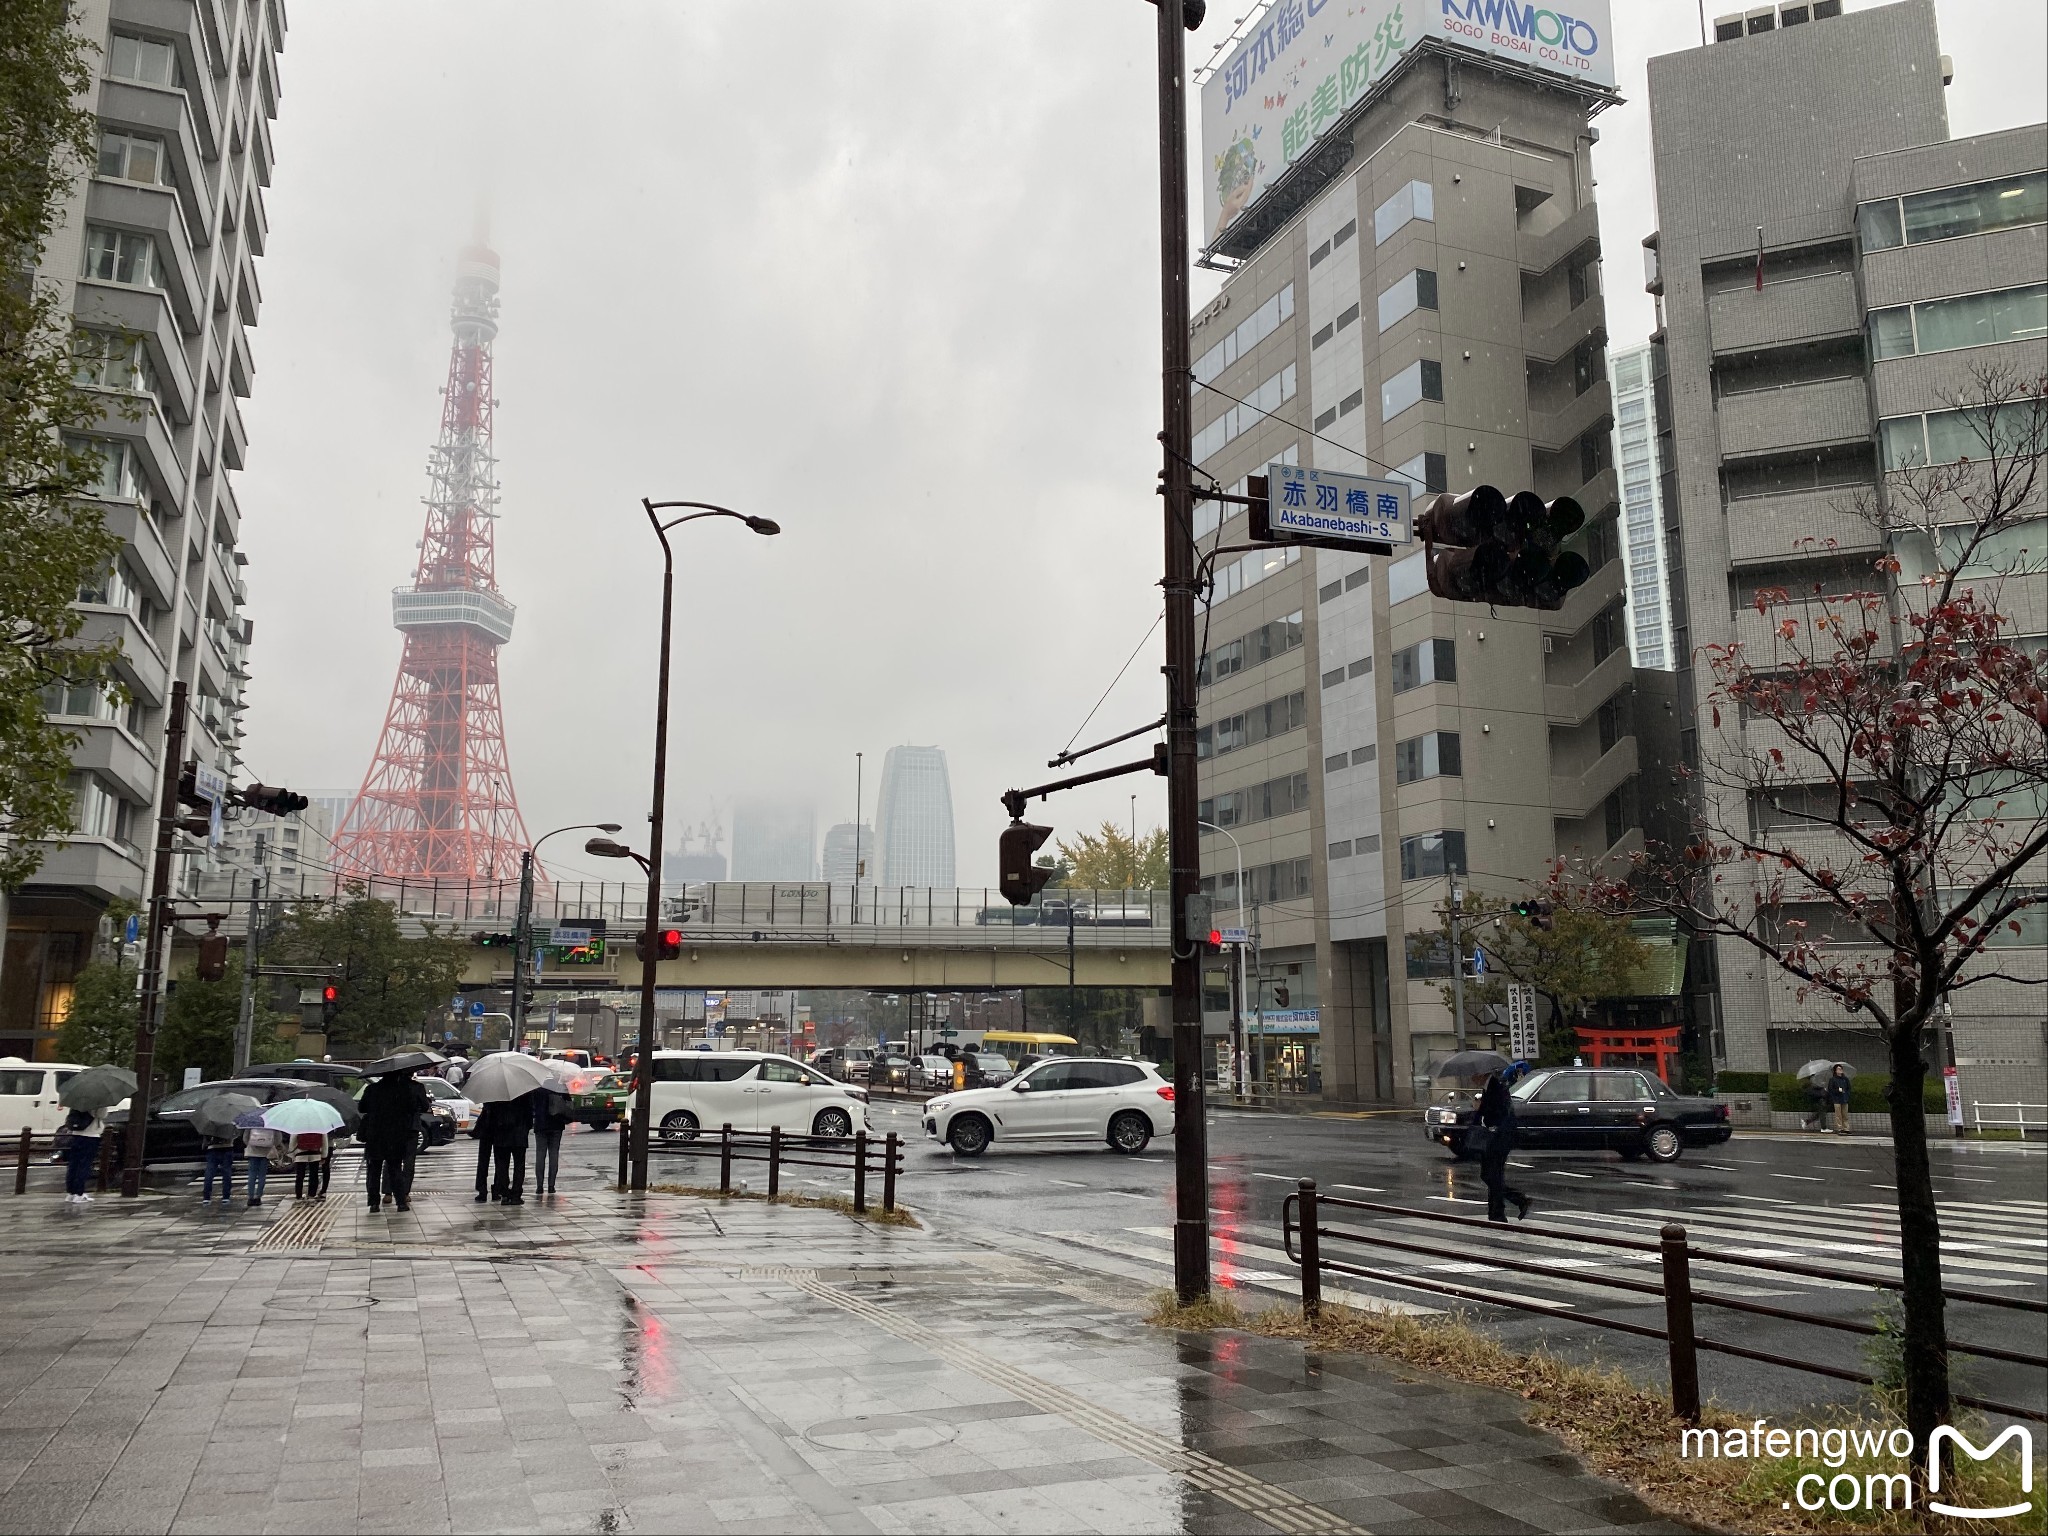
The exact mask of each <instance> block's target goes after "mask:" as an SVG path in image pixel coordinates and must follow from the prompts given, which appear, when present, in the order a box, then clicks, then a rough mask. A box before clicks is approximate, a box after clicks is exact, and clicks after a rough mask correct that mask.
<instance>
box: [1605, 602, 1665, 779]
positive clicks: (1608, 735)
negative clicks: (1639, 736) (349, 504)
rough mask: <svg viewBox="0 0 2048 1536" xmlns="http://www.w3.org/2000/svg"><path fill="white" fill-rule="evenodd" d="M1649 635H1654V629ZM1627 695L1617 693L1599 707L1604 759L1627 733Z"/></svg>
mask: <svg viewBox="0 0 2048 1536" xmlns="http://www.w3.org/2000/svg"><path fill="white" fill-rule="evenodd" d="M1651 633H1653V634H1654V633H1655V629H1654V627H1652V629H1651ZM1628 716H1629V709H1628V695H1627V694H1622V693H1618V694H1616V695H1615V696H1614V697H1613V698H1611V699H1609V700H1608V701H1607V702H1606V703H1605V704H1602V705H1601V706H1600V752H1601V755H1602V756H1603V757H1604V756H1605V755H1606V754H1607V753H1609V752H1611V751H1613V750H1614V748H1615V745H1616V743H1618V742H1619V741H1620V740H1621V738H1622V737H1624V736H1626V735H1627V734H1628V732H1629V718H1628Z"/></svg>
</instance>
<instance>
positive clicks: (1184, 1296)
mask: <svg viewBox="0 0 2048 1536" xmlns="http://www.w3.org/2000/svg"><path fill="white" fill-rule="evenodd" d="M1156 7H1157V10H1158V29H1159V285H1160V293H1159V331H1160V334H1159V354H1160V355H1159V374H1160V378H1159V384H1160V394H1161V402H1160V403H1161V407H1162V416H1163V420H1162V423H1161V431H1160V434H1159V442H1160V447H1161V448H1162V450H1163V457H1164V466H1163V468H1162V469H1161V470H1160V491H1161V493H1162V495H1163V496H1164V497H1165V500H1166V509H1165V511H1166V516H1165V524H1166V571H1165V579H1164V580H1163V581H1162V582H1161V583H1160V585H1161V586H1162V587H1163V588H1164V589H1165V594H1166V742H1167V779H1166V849H1167V863H1168V866H1169V868H1170V870H1171V875H1170V884H1171V889H1172V898H1173V1159H1174V1220H1173V1281H1174V1291H1175V1294H1176V1295H1178V1296H1179V1298H1180V1299H1181V1300H1182V1301H1183V1302H1192V1301H1199V1300H1201V1299H1202V1298H1203V1297H1205V1296H1207V1295H1208V1294H1209V1147H1208V1139H1209V1138H1208V1123H1207V1117H1206V1113H1205V1108H1204V1105H1203V1102H1202V958H1201V944H1200V942H1199V941H1198V939H1197V936H1196V935H1195V933H1194V932H1193V931H1192V930H1193V926H1194V925H1193V924H1192V923H1191V922H1190V917H1191V916H1192V913H1191V911H1190V909H1191V908H1192V907H1193V906H1194V904H1195V901H1196V899H1197V898H1198V897H1199V896H1200V895H1201V889H1202V850H1201V833H1200V831H1199V829H1198V828H1197V825H1196V822H1197V818H1198V816H1199V814H1200V810H1199V806H1198V803H1197V790H1196V784H1195V662H1196V656H1195V544H1194V527H1195V525H1194V485H1193V478H1192V476H1191V474H1190V470H1191V468H1192V466H1191V464H1190V463H1189V458H1188V455H1189V451H1190V449H1191V448H1192V446H1193V436H1194V434H1193V428H1192V426H1191V424H1190V421H1189V411H1188V382H1189V379H1190V376H1191V375H1190V370H1189V367H1188V320H1189V315H1188V155H1187V61H1186V56H1185V48H1184V33H1185V28H1186V25H1187V20H1186V6H1185V4H1184V0H1156Z"/></svg>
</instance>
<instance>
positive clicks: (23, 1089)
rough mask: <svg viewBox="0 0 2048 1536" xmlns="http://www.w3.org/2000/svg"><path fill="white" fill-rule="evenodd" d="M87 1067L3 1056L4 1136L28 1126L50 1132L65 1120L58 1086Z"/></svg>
mask: <svg viewBox="0 0 2048 1536" xmlns="http://www.w3.org/2000/svg"><path fill="white" fill-rule="evenodd" d="M84 1070H85V1068H83V1067H81V1066H79V1065H77V1064H76V1063H75V1062H69V1061H24V1060H22V1059H21V1057H19V1056H0V1136H19V1135H20V1134H21V1133H22V1131H23V1130H24V1129H26V1130H28V1131H31V1132H33V1133H34V1134H35V1135H37V1136H48V1135H50V1134H52V1133H53V1132H54V1131H55V1130H56V1129H57V1127H58V1126H60V1125H62V1124H63V1123H64V1115H65V1110H64V1106H63V1105H61V1104H59V1103H58V1102H57V1090H58V1089H60V1088H62V1087H63V1086H64V1085H65V1084H66V1083H68V1082H70V1081H71V1079H72V1078H74V1077H76V1076H78V1074H79V1073H81V1072H83V1071H84Z"/></svg>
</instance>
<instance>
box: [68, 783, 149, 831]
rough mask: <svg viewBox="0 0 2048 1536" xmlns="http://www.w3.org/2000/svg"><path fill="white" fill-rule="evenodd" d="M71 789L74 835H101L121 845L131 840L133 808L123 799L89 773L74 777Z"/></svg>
mask: <svg viewBox="0 0 2048 1536" xmlns="http://www.w3.org/2000/svg"><path fill="white" fill-rule="evenodd" d="M72 790H73V797H74V798H73V801H72V806H73V809H72V815H73V817H74V818H75V825H74V828H73V832H74V835H76V836H78V837H103V838H106V839H107V840H108V841H109V842H115V843H122V844H126V843H127V842H128V841H129V840H130V823H131V822H132V821H133V819H134V808H133V807H132V806H130V805H129V804H128V802H127V801H126V800H123V799H122V798H121V797H120V796H119V795H117V794H115V793H114V792H113V791H112V790H110V789H108V788H107V786H106V785H104V784H102V783H101V782H100V781H99V780H98V779H97V778H95V777H94V776H93V775H91V774H89V773H82V774H80V775H78V776H77V777H76V778H75V779H73V780H72Z"/></svg>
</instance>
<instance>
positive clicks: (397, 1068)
mask: <svg viewBox="0 0 2048 1536" xmlns="http://www.w3.org/2000/svg"><path fill="white" fill-rule="evenodd" d="M447 1060H448V1058H447V1057H446V1056H443V1055H442V1054H441V1053H440V1052H439V1051H400V1052H399V1053H398V1054H397V1055H395V1056H386V1057H385V1058H384V1059H383V1060H382V1061H373V1062H371V1063H370V1064H369V1065H368V1066H367V1067H365V1068H363V1074H364V1076H366V1077H382V1076H383V1075H384V1074H385V1073H386V1072H424V1071H425V1070H426V1069H427V1068H429V1067H438V1066H442V1065H444V1064H445V1063H446V1062H447Z"/></svg>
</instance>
